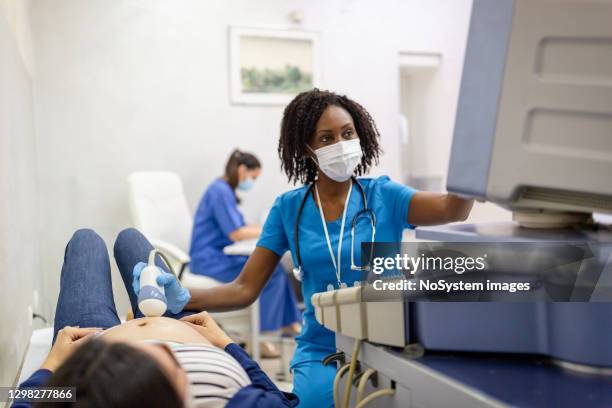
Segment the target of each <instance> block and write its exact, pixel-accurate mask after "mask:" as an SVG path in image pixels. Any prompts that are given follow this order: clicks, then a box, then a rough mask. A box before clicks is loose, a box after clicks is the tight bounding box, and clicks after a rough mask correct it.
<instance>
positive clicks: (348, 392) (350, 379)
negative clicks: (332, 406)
mask: <svg viewBox="0 0 612 408" xmlns="http://www.w3.org/2000/svg"><path fill="white" fill-rule="evenodd" d="M360 348H361V339H355V344H354V345H353V355H352V356H351V363H350V366H349V367H350V369H349V374H348V377H347V379H346V389H345V390H344V400H343V402H342V408H348V406H349V401H350V399H351V390H352V388H353V375H355V367H357V358H358V357H359V349H360Z"/></svg>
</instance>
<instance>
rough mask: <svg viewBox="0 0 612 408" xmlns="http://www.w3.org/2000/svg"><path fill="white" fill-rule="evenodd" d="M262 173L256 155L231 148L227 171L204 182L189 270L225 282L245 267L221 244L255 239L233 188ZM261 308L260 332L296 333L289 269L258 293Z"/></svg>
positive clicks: (268, 352)
mask: <svg viewBox="0 0 612 408" xmlns="http://www.w3.org/2000/svg"><path fill="white" fill-rule="evenodd" d="M260 173H261V163H260V162H259V160H258V159H257V157H255V156H254V155H252V154H250V153H246V152H241V151H239V150H234V152H233V153H232V154H231V156H230V158H229V160H228V161H227V164H226V165H225V175H224V176H223V177H221V178H219V179H217V180H215V181H213V182H212V184H211V185H210V186H208V188H207V189H206V192H205V193H204V196H203V197H202V199H201V200H200V204H199V205H198V209H197V211H196V214H195V217H194V225H193V231H192V236H191V248H190V250H189V255H190V256H191V262H190V264H189V267H190V270H191V272H193V273H195V274H199V275H206V276H210V277H211V278H214V279H216V280H218V281H221V282H224V283H227V282H231V281H233V280H234V279H236V277H237V276H238V274H239V273H240V271H241V270H242V269H243V267H244V265H245V263H246V261H247V259H248V257H247V256H236V255H226V254H224V253H223V248H224V247H226V246H228V245H231V244H233V243H234V242H238V241H242V240H245V239H255V238H258V237H259V234H260V233H261V226H259V225H247V224H246V223H245V222H244V217H243V216H242V213H241V212H240V210H239V209H238V204H239V203H240V198H239V197H238V196H237V195H236V190H238V191H241V192H246V191H248V190H250V189H251V187H253V184H254V182H255V180H256V179H257V177H259V174H260ZM260 310H261V330H262V331H274V330H278V329H280V328H284V329H285V331H286V332H290V333H292V334H297V332H299V330H300V325H299V322H300V321H301V314H300V312H299V310H298V308H297V301H296V297H295V293H294V291H293V288H292V286H291V284H290V282H289V279H288V276H287V273H286V272H285V270H284V269H283V268H282V266H281V265H280V264H279V265H277V266H276V268H275V269H274V272H273V273H272V276H271V278H270V280H269V281H268V283H267V285H266V286H265V288H264V290H263V291H262V293H261V298H260ZM262 346H263V347H262V353H263V355H264V356H274V355H277V354H278V352H277V350H275V348H274V346H273V345H272V344H270V343H265V344H262Z"/></svg>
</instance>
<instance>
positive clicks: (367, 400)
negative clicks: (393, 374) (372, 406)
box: [355, 388, 395, 408]
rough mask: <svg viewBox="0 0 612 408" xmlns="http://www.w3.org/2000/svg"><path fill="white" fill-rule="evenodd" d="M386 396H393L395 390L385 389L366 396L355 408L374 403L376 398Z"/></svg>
mask: <svg viewBox="0 0 612 408" xmlns="http://www.w3.org/2000/svg"><path fill="white" fill-rule="evenodd" d="M386 395H389V396H391V395H395V390H394V389H393V388H385V389H382V390H378V391H375V392H373V393H371V394H370V395H368V396H367V397H365V398H364V399H363V400H362V401H360V402H359V403H358V404H357V405H355V408H363V407H365V406H366V405H367V404H369V403H370V402H372V401H374V400H375V399H376V398H380V397H384V396H386Z"/></svg>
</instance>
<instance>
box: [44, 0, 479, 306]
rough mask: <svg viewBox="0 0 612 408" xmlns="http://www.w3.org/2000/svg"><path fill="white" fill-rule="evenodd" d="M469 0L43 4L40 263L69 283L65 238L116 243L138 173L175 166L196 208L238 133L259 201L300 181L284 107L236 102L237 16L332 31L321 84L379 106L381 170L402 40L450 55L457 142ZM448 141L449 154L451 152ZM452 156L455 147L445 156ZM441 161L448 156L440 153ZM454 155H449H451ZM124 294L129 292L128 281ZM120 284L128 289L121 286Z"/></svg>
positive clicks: (250, 204)
mask: <svg viewBox="0 0 612 408" xmlns="http://www.w3.org/2000/svg"><path fill="white" fill-rule="evenodd" d="M470 3H471V2H470V0H436V1H427V2H424V1H419V0H409V1H407V0H404V1H402V0H387V1H376V2H374V1H367V0H344V1H335V2H324V1H306V0H300V1H298V0H291V1H287V0H265V1H256V2H254V1H248V0H231V1H224V0H215V1H213V0H210V1H199V0H177V1H168V0H131V1H122V2H109V1H107V0H89V1H80V0H55V1H53V2H49V1H39V2H36V3H35V7H34V10H33V27H35V30H34V42H35V56H36V64H37V71H38V75H37V78H36V82H35V94H36V111H37V128H38V144H39V156H38V160H39V177H40V188H41V194H42V196H43V197H45V200H44V202H42V203H41V211H40V217H41V222H42V232H41V234H42V239H43V247H42V262H43V265H44V270H45V274H46V278H47V280H46V282H48V285H50V287H51V289H50V290H48V291H47V292H46V294H47V296H48V297H49V298H50V299H53V300H54V299H55V298H56V296H57V285H58V278H59V269H60V264H61V259H62V251H63V247H64V245H65V241H66V240H67V239H68V238H69V237H70V235H71V233H72V232H73V230H74V229H76V228H79V227H92V228H95V229H96V230H97V231H99V232H100V234H101V235H102V236H103V238H105V239H106V241H107V243H108V244H109V245H112V240H113V239H114V236H115V235H116V234H117V232H118V231H119V230H120V229H121V228H123V227H125V226H128V225H130V217H129V213H128V207H127V200H126V182H125V179H126V177H127V175H128V174H129V173H130V172H132V171H135V170H143V169H167V170H173V171H176V172H178V173H179V174H180V175H181V177H182V178H183V180H184V183H185V188H186V191H187V195H188V199H189V202H190V205H191V207H192V209H193V208H194V207H195V206H196V204H197V201H198V199H199V197H200V195H201V193H202V191H203V189H204V188H205V186H206V185H207V184H208V183H209V182H211V181H212V179H213V178H215V177H217V176H218V175H219V174H220V173H221V171H222V168H223V164H224V161H225V159H226V157H227V155H228V153H229V152H230V150H231V149H233V148H234V147H236V146H239V147H240V148H243V149H246V150H250V151H253V152H255V153H256V154H257V155H259V156H260V157H261V159H263V163H264V172H263V176H262V178H261V182H259V183H257V186H256V188H255V191H253V193H252V196H256V197H257V198H258V199H257V200H255V199H250V200H249V199H248V198H247V199H246V201H245V207H246V211H247V213H249V214H255V213H257V212H258V211H259V210H261V209H263V208H265V207H267V206H268V205H269V204H270V203H271V202H272V200H273V198H274V196H276V195H277V194H278V193H280V192H282V191H284V190H286V189H287V188H288V186H287V184H286V181H285V178H284V176H283V175H282V174H280V172H279V162H278V159H277V156H276V143H277V137H278V130H279V122H280V119H281V115H282V107H280V106H277V107H263V106H233V105H231V104H230V101H229V94H228V89H229V86H228V85H229V84H228V49H227V29H228V26H229V25H246V26H262V27H290V26H291V23H290V22H289V20H288V17H287V16H288V14H289V13H290V12H291V11H292V10H294V9H300V10H302V11H303V13H304V21H303V25H302V27H303V28H305V29H309V30H316V31H320V32H321V40H322V41H321V46H322V50H321V51H322V59H321V63H322V76H323V87H324V88H329V89H333V90H336V91H338V92H345V93H347V94H349V95H350V96H351V97H353V98H355V99H356V100H358V101H360V102H361V103H362V104H364V105H365V106H366V108H368V109H369V110H370V112H371V113H372V115H373V116H374V118H375V119H376V121H377V123H378V126H379V129H380V130H381V133H382V144H383V148H384V150H385V151H386V154H385V156H383V158H382V162H381V165H380V167H379V168H378V169H376V170H375V172H374V173H375V174H381V173H386V174H389V175H391V176H392V177H394V178H397V177H398V176H399V175H400V165H399V160H400V157H399V155H400V153H399V149H398V148H397V147H398V112H399V71H398V54H399V52H400V51H433V52H439V53H442V54H443V55H444V65H443V67H442V69H443V72H442V75H441V80H440V82H439V84H438V85H437V86H438V87H439V89H440V92H444V93H445V95H447V98H446V99H445V100H444V101H443V104H442V105H441V106H440V107H439V112H440V125H439V128H438V129H436V131H435V135H434V136H433V137H434V141H435V143H440V144H445V145H446V146H444V147H442V150H444V151H448V149H449V148H450V136H451V129H452V122H453V121H454V111H455V107H456V99H457V92H458V89H459V78H460V72H461V66H462V59H463V52H464V47H465V40H466V35H467V24H468V18H469V10H470ZM447 155H448V154H447V153H446V156H447ZM444 160H446V158H445V159H444ZM441 166H442V165H441ZM445 166H446V165H445V164H444V165H443V167H445ZM115 282H116V293H117V295H116V300H117V301H118V302H119V303H121V309H122V310H121V311H123V309H124V307H125V305H126V303H125V297H124V296H123V290H122V289H121V288H120V287H119V281H118V280H116V281H115ZM119 294H121V297H120V296H119Z"/></svg>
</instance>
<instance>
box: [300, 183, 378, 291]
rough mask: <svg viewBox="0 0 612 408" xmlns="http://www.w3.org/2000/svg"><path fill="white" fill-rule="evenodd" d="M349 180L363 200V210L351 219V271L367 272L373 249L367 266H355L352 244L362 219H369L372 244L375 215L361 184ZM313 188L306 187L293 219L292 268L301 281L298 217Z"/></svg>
mask: <svg viewBox="0 0 612 408" xmlns="http://www.w3.org/2000/svg"><path fill="white" fill-rule="evenodd" d="M351 180H352V181H353V184H355V185H357V188H359V192H360V193H361V198H362V200H363V209H361V210H359V211H358V212H357V214H355V216H354V217H353V220H352V222H351V270H353V271H364V270H368V269H369V267H368V265H369V263H370V261H371V260H372V251H373V248H372V246H370V259H369V260H368V262H367V264H366V265H365V266H357V265H356V264H355V258H354V254H355V251H354V243H355V226H356V225H357V221H359V219H360V218H362V217H367V218H369V219H370V224H371V226H372V239H371V242H374V238H375V237H376V215H375V214H374V211H372V210H371V209H370V208H368V201H367V199H366V194H365V190H364V189H363V186H362V185H361V183H359V181H357V179H356V178H355V177H351ZM314 186H315V183H314V182H313V183H311V184H310V185H309V186H308V190H307V191H306V194H305V195H304V198H302V202H301V203H300V206H299V208H298V212H297V216H296V217H295V224H294V227H293V238H294V240H295V259H296V261H297V265H296V266H295V267H294V268H293V274H294V275H295V277H296V279H297V280H299V281H301V280H302V276H303V275H302V256H301V255H300V240H299V238H300V236H299V234H300V232H299V231H300V228H299V225H300V216H301V215H302V211H303V210H304V205H305V204H306V200H308V197H309V196H310V194H312V190H313V188H314ZM347 205H348V201H347ZM338 267H340V265H338Z"/></svg>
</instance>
